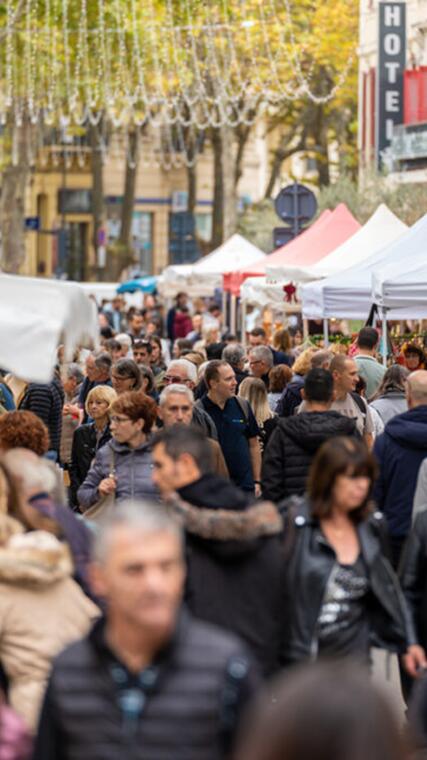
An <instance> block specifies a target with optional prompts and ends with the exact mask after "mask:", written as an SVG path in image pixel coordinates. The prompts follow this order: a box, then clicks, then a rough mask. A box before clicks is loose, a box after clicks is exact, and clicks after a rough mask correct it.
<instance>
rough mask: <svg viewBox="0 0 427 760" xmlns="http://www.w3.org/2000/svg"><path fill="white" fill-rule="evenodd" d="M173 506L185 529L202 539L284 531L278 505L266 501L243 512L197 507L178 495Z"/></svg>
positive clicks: (235, 538)
mask: <svg viewBox="0 0 427 760" xmlns="http://www.w3.org/2000/svg"><path fill="white" fill-rule="evenodd" d="M170 508H171V509H172V510H173V511H174V512H175V513H176V514H177V515H178V516H179V517H180V519H181V521H182V523H183V526H184V528H185V530H186V531H187V532H188V533H192V534H194V535H196V536H198V537H199V538H204V539H214V540H218V541H243V540H244V541H248V540H253V539H256V538H261V537H262V536H275V535H280V534H281V533H282V532H283V521H282V518H281V516H280V514H279V511H278V509H277V508H276V506H275V505H274V504H273V503H272V502H270V501H265V502H261V503H260V504H255V505H254V506H251V507H248V508H247V509H246V510H244V511H236V512H234V511H231V510H227V509H204V508H200V507H194V506H192V505H191V504H188V503H187V502H185V501H182V500H181V499H179V498H178V497H177V498H176V499H175V500H174V501H172V502H171V503H170Z"/></svg>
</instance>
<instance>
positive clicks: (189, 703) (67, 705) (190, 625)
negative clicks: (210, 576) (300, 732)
mask: <svg viewBox="0 0 427 760" xmlns="http://www.w3.org/2000/svg"><path fill="white" fill-rule="evenodd" d="M105 625H106V621H105V620H100V621H98V622H97V623H96V624H95V626H94V628H93V630H92V631H91V633H90V634H89V636H88V637H86V638H85V639H83V640H82V641H79V642H77V643H76V644H73V645H72V646H71V647H68V649H66V650H65V652H62V653H61V654H60V655H59V657H58V658H57V659H56V662H55V663H54V666H53V670H52V674H51V678H50V684H49V686H48V689H47V691H46V695H45V701H44V705H43V709H42V716H41V720H40V726H39V731H38V736H37V740H36V745H35V750H34V754H33V760H131V758H132V760H224V758H226V757H227V758H228V757H231V755H232V754H233V756H234V752H233V749H234V747H233V744H234V741H235V738H236V734H237V730H238V728H239V722H240V719H241V717H242V712H243V710H244V708H245V707H246V702H247V701H248V700H250V699H251V698H252V697H253V696H254V693H255V691H256V689H257V687H258V685H259V678H258V675H257V672H256V668H255V665H254V663H253V662H252V661H251V658H250V656H249V654H248V652H247V648H246V647H245V646H244V644H243V643H242V642H241V641H240V640H239V639H238V638H237V637H235V636H232V635H231V634H229V633H226V632H225V631H222V630H221V629H219V628H216V627H215V626H212V625H209V624H208V623H204V622H203V621H201V620H196V619H193V618H192V617H191V616H190V615H189V614H188V613H186V611H185V610H183V611H182V613H181V615H180V616H179V620H178V623H177V626H176V629H175V631H174V632H173V634H172V637H171V639H170V640H169V641H168V643H167V645H166V646H165V647H164V648H163V649H162V650H161V651H160V652H158V653H157V654H156V655H155V656H154V657H153V660H152V662H151V663H150V667H147V668H146V669H145V670H144V671H143V672H142V673H140V674H139V678H138V677H137V676H136V675H135V674H130V673H129V672H128V671H127V670H126V668H125V667H124V665H123V663H120V662H118V661H117V659H116V657H115V655H114V653H113V652H112V651H111V649H110V648H109V646H108V644H107V641H106V636H105ZM131 697H133V699H130V698H131ZM138 697H139V698H140V699H139V700H138Z"/></svg>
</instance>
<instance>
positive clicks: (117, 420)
mask: <svg viewBox="0 0 427 760" xmlns="http://www.w3.org/2000/svg"><path fill="white" fill-rule="evenodd" d="M111 422H115V423H116V425H123V424H124V423H125V422H131V419H130V417H117V415H113V416H112V417H111Z"/></svg>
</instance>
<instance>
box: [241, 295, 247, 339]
mask: <svg viewBox="0 0 427 760" xmlns="http://www.w3.org/2000/svg"><path fill="white" fill-rule="evenodd" d="M240 309H241V310H240V322H241V333H240V336H241V337H240V340H241V343H242V345H243V347H244V348H246V301H242V302H241V307H240Z"/></svg>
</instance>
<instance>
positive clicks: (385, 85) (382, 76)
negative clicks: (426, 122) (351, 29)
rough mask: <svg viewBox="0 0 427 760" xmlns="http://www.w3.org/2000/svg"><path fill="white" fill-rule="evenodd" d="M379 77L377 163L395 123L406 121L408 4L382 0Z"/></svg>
mask: <svg viewBox="0 0 427 760" xmlns="http://www.w3.org/2000/svg"><path fill="white" fill-rule="evenodd" d="M378 8H379V45H378V76H377V145H376V148H377V163H378V167H379V168H381V165H382V153H383V151H384V150H385V149H386V148H388V146H389V145H390V142H391V138H392V135H393V127H394V125H395V124H402V123H403V73H404V71H405V65H406V4H405V3H402V2H398V3H394V2H380V3H378Z"/></svg>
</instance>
